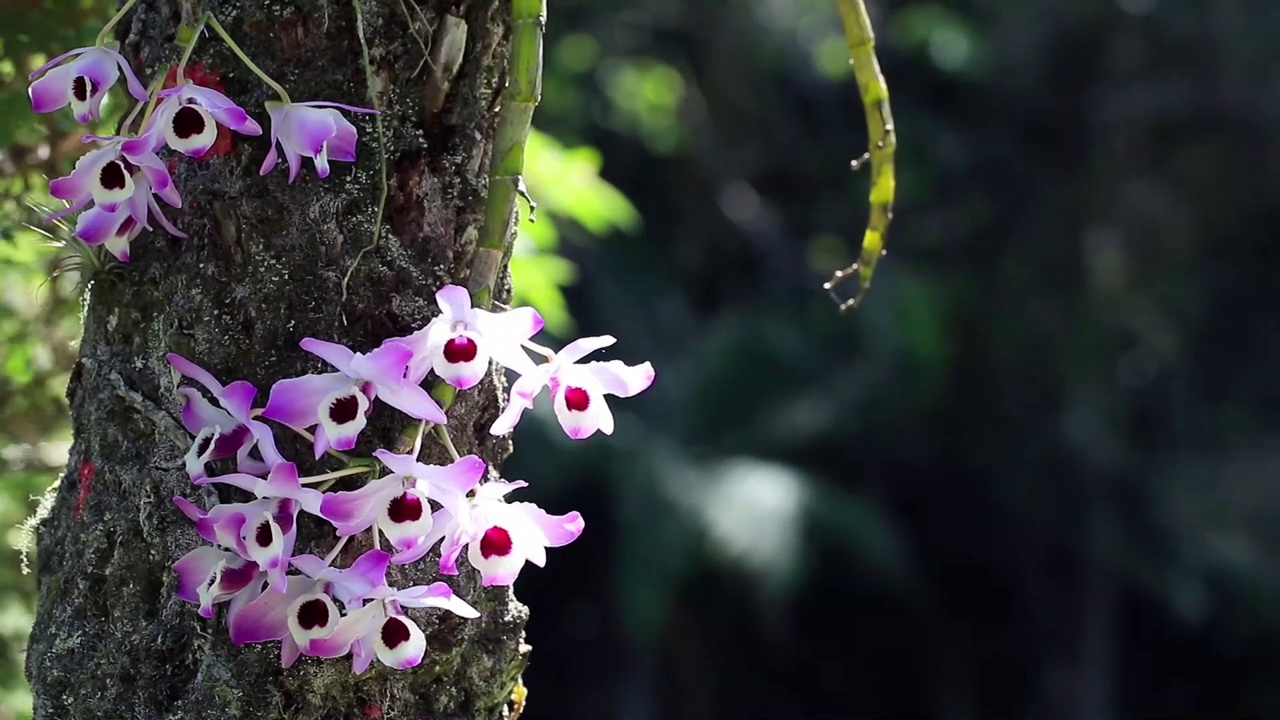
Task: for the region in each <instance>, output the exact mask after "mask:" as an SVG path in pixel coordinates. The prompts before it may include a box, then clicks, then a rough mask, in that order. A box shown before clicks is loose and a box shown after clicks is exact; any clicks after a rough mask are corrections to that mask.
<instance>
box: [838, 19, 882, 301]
mask: <svg viewBox="0 0 1280 720" xmlns="http://www.w3.org/2000/svg"><path fill="white" fill-rule="evenodd" d="M839 3H840V18H841V20H843V22H844V32H845V37H846V38H847V39H848V42H849V55H850V58H851V59H852V62H853V75H854V78H855V79H856V80H857V83H858V94H859V95H860V96H861V97H862V109H863V111H864V112H865V114H866V118H867V145H868V152H867V155H866V156H864V158H859V159H858V160H855V161H854V163H853V166H854V169H855V170H856V169H857V168H858V167H859V166H861V165H862V163H863V162H867V161H869V163H870V165H871V193H870V197H869V202H870V206H871V210H870V213H869V215H868V216H867V229H866V232H864V233H863V235H862V250H861V251H860V252H859V253H858V260H857V262H855V263H854V264H852V265H850V266H849V267H847V268H845V269H843V270H837V271H835V273H833V274H832V275H831V279H830V280H828V281H827V282H826V284H824V285H823V286H822V287H823V289H825V290H826V291H827V292H828V293H830V294H831V297H832V299H834V300H835V301H836V302H838V303H839V304H840V312H845V311H847V310H849V309H850V308H856V307H857V306H858V304H859V303H860V302H862V298H863V296H864V295H866V293H867V290H868V289H869V288H870V287H871V276H872V274H873V273H874V272H875V269H876V262H877V261H879V259H880V257H881V256H882V255H884V253H885V250H884V238H885V235H886V234H887V233H888V232H889V223H890V221H892V220H893V198H894V192H895V189H896V187H895V186H896V180H895V179H894V174H893V154H894V151H895V150H896V149H897V147H898V136H897V132H896V131H895V129H894V125H893V111H892V110H891V109H890V107H889V86H888V84H887V83H886V82H885V79H884V74H883V73H881V71H880V61H879V60H877V59H876V49H875V44H876V38H875V33H874V32H872V29H871V17H870V16H869V15H868V14H867V5H866V2H865V0H839ZM852 276H856V277H857V283H858V286H857V289H856V290H855V291H854V293H853V295H852V296H851V297H850V298H849V299H847V300H841V299H840V298H839V297H838V296H837V295H836V292H835V288H836V286H837V285H839V284H840V283H841V282H842V281H843V280H845V279H846V278H849V277H852Z"/></svg>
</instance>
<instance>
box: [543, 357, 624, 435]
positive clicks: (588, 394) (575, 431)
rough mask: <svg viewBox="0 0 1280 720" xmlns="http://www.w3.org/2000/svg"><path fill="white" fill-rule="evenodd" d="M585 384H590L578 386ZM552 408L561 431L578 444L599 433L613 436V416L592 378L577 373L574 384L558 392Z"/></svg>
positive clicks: (574, 376) (571, 378)
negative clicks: (562, 429)
mask: <svg viewBox="0 0 1280 720" xmlns="http://www.w3.org/2000/svg"><path fill="white" fill-rule="evenodd" d="M581 380H585V381H586V382H574V381H581ZM551 401H552V406H553V407H554V408H555V411H556V419H558V420H559V421H560V427H562V428H564V432H565V434H566V435H568V436H569V437H570V438H572V439H574V440H582V439H584V438H588V437H591V436H592V435H594V434H595V432H596V431H597V430H604V431H605V434H609V433H612V432H613V413H612V412H611V411H610V410H609V405H608V404H607V403H606V402H605V400H604V393H601V392H600V390H599V388H598V387H596V384H595V382H592V381H591V380H590V378H586V377H582V376H581V375H580V374H578V373H574V374H572V375H571V377H570V382H566V383H564V384H562V385H560V386H559V387H557V388H556V391H555V394H554V395H552V399H551Z"/></svg>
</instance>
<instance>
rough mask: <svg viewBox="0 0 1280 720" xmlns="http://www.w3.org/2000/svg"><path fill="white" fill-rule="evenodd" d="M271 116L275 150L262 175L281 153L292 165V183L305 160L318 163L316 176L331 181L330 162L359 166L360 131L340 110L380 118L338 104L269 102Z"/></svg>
mask: <svg viewBox="0 0 1280 720" xmlns="http://www.w3.org/2000/svg"><path fill="white" fill-rule="evenodd" d="M266 106H267V114H268V115H270V116H271V150H270V151H269V152H268V153H267V157H266V159H264V160H263V161H262V168H261V169H260V170H259V173H260V174H262V175H266V174H267V173H269V172H271V169H272V168H274V167H275V166H276V161H277V160H278V159H279V155H278V154H277V152H276V145H277V144H278V145H279V146H280V152H283V153H284V159H285V162H286V163H288V165H289V182H291V183H292V182H293V181H294V179H295V178H297V176H298V170H300V169H301V168H302V158H304V157H309V158H311V159H312V160H313V161H314V162H315V166H316V175H318V176H319V177H321V178H327V177H329V160H331V159H332V160H340V161H342V162H355V159H356V127H355V125H352V124H351V121H349V120H347V119H346V118H344V117H342V113H339V112H338V110H337V108H341V109H343V110H347V111H348V112H354V113H369V114H373V115H377V114H378V111H377V110H371V109H369V108H362V107H355V106H353V105H343V104H342V103H335V102H301V103H296V102H291V103H285V102H274V101H272V102H268V103H266Z"/></svg>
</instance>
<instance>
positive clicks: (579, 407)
mask: <svg viewBox="0 0 1280 720" xmlns="http://www.w3.org/2000/svg"><path fill="white" fill-rule="evenodd" d="M564 406H565V407H567V408H569V409H570V410H573V411H574V412H583V411H585V410H586V409H587V408H589V407H591V396H590V395H588V394H587V391H586V390H583V389H582V388H580V387H567V388H565V389H564Z"/></svg>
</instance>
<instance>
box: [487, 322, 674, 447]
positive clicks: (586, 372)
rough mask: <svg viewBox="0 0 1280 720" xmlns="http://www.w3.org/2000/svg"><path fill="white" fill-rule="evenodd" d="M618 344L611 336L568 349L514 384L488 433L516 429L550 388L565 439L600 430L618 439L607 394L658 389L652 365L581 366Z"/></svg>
mask: <svg viewBox="0 0 1280 720" xmlns="http://www.w3.org/2000/svg"><path fill="white" fill-rule="evenodd" d="M615 342H617V339H616V338H614V337H613V336H611V335H600V336H597V337H585V338H580V339H578V340H574V341H573V342H571V343H569V344H568V345H566V346H564V348H562V349H561V350H560V352H558V353H556V354H555V357H554V358H553V359H552V360H551V361H550V362H548V363H545V364H543V365H541V366H539V367H538V368H537V369H535V370H534V371H533V372H530V373H528V374H526V375H522V376H521V377H520V379H519V380H516V381H515V382H514V383H513V384H512V385H511V397H510V400H509V401H508V402H507V407H506V409H504V410H503V411H502V414H501V415H499V416H498V419H497V420H495V421H494V423H493V426H492V427H490V428H489V432H490V433H491V434H493V435H504V434H506V433H509V432H511V430H512V429H513V428H515V426H516V423H518V422H519V421H520V416H521V415H522V414H523V413H524V411H525V410H527V409H529V408H532V407H533V400H534V398H535V397H537V396H538V394H539V393H541V392H542V389H543V388H545V387H550V388H551V403H552V407H553V408H554V409H555V413H556V419H558V420H559V421H560V427H561V428H563V429H564V431H565V434H566V435H568V436H569V437H570V438H573V439H574V440H582V439H584V438H587V437H590V436H592V435H594V434H595V432H596V431H597V430H599V431H600V432H602V433H604V434H605V435H611V434H613V412H612V411H611V410H610V409H609V405H608V403H607V402H605V396H606V395H616V396H617V397H624V398H625V397H631V396H633V395H636V394H638V393H640V392H642V391H644V390H645V389H647V388H648V387H649V386H650V385H652V384H653V377H654V372H653V365H651V364H649V363H647V362H645V363H641V364H639V365H627V364H626V363H623V362H622V361H620V360H608V361H605V362H589V363H585V364H581V365H579V364H577V362H578V361H579V360H581V359H582V358H584V357H586V356H587V355H589V354H590V353H593V352H595V351H596V350H600V349H602V348H606V347H609V346H610V345H612V344H614V343H615Z"/></svg>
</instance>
